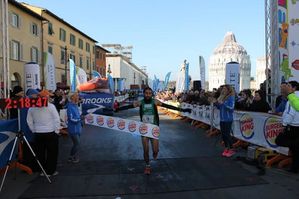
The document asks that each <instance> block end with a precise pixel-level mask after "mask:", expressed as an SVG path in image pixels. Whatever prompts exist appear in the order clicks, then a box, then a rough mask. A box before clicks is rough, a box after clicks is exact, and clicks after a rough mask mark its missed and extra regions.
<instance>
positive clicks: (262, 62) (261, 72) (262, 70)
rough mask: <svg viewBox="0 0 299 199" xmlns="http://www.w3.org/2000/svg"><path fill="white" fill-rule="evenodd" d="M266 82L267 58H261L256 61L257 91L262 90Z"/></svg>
mask: <svg viewBox="0 0 299 199" xmlns="http://www.w3.org/2000/svg"><path fill="white" fill-rule="evenodd" d="M265 80H266V57H260V58H258V59H257V60H256V89H259V88H260V84H262V83H263V82H264V81H265Z"/></svg>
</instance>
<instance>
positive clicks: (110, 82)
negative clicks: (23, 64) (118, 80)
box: [108, 74, 115, 93]
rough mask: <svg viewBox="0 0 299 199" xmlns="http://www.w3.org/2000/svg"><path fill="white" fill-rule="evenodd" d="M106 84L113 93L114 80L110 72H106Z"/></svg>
mask: <svg viewBox="0 0 299 199" xmlns="http://www.w3.org/2000/svg"><path fill="white" fill-rule="evenodd" d="M108 85H109V89H110V92H111V93H114V91H115V90H114V80H113V78H112V76H111V75H110V74H108Z"/></svg>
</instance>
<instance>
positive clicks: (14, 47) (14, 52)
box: [11, 41, 21, 60]
mask: <svg viewBox="0 0 299 199" xmlns="http://www.w3.org/2000/svg"><path fill="white" fill-rule="evenodd" d="M11 59H14V60H21V48H20V42H17V41H11Z"/></svg>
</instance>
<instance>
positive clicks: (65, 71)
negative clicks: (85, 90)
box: [63, 46, 67, 86]
mask: <svg viewBox="0 0 299 199" xmlns="http://www.w3.org/2000/svg"><path fill="white" fill-rule="evenodd" d="M64 59H65V62H64V81H63V83H64V84H65V86H67V46H65V47H64Z"/></svg>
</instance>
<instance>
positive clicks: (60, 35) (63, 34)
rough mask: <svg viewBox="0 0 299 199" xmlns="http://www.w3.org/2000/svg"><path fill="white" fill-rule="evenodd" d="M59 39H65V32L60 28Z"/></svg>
mask: <svg viewBox="0 0 299 199" xmlns="http://www.w3.org/2000/svg"><path fill="white" fill-rule="evenodd" d="M59 39H60V41H65V39H66V32H65V30H63V29H62V28H60V29H59Z"/></svg>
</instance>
